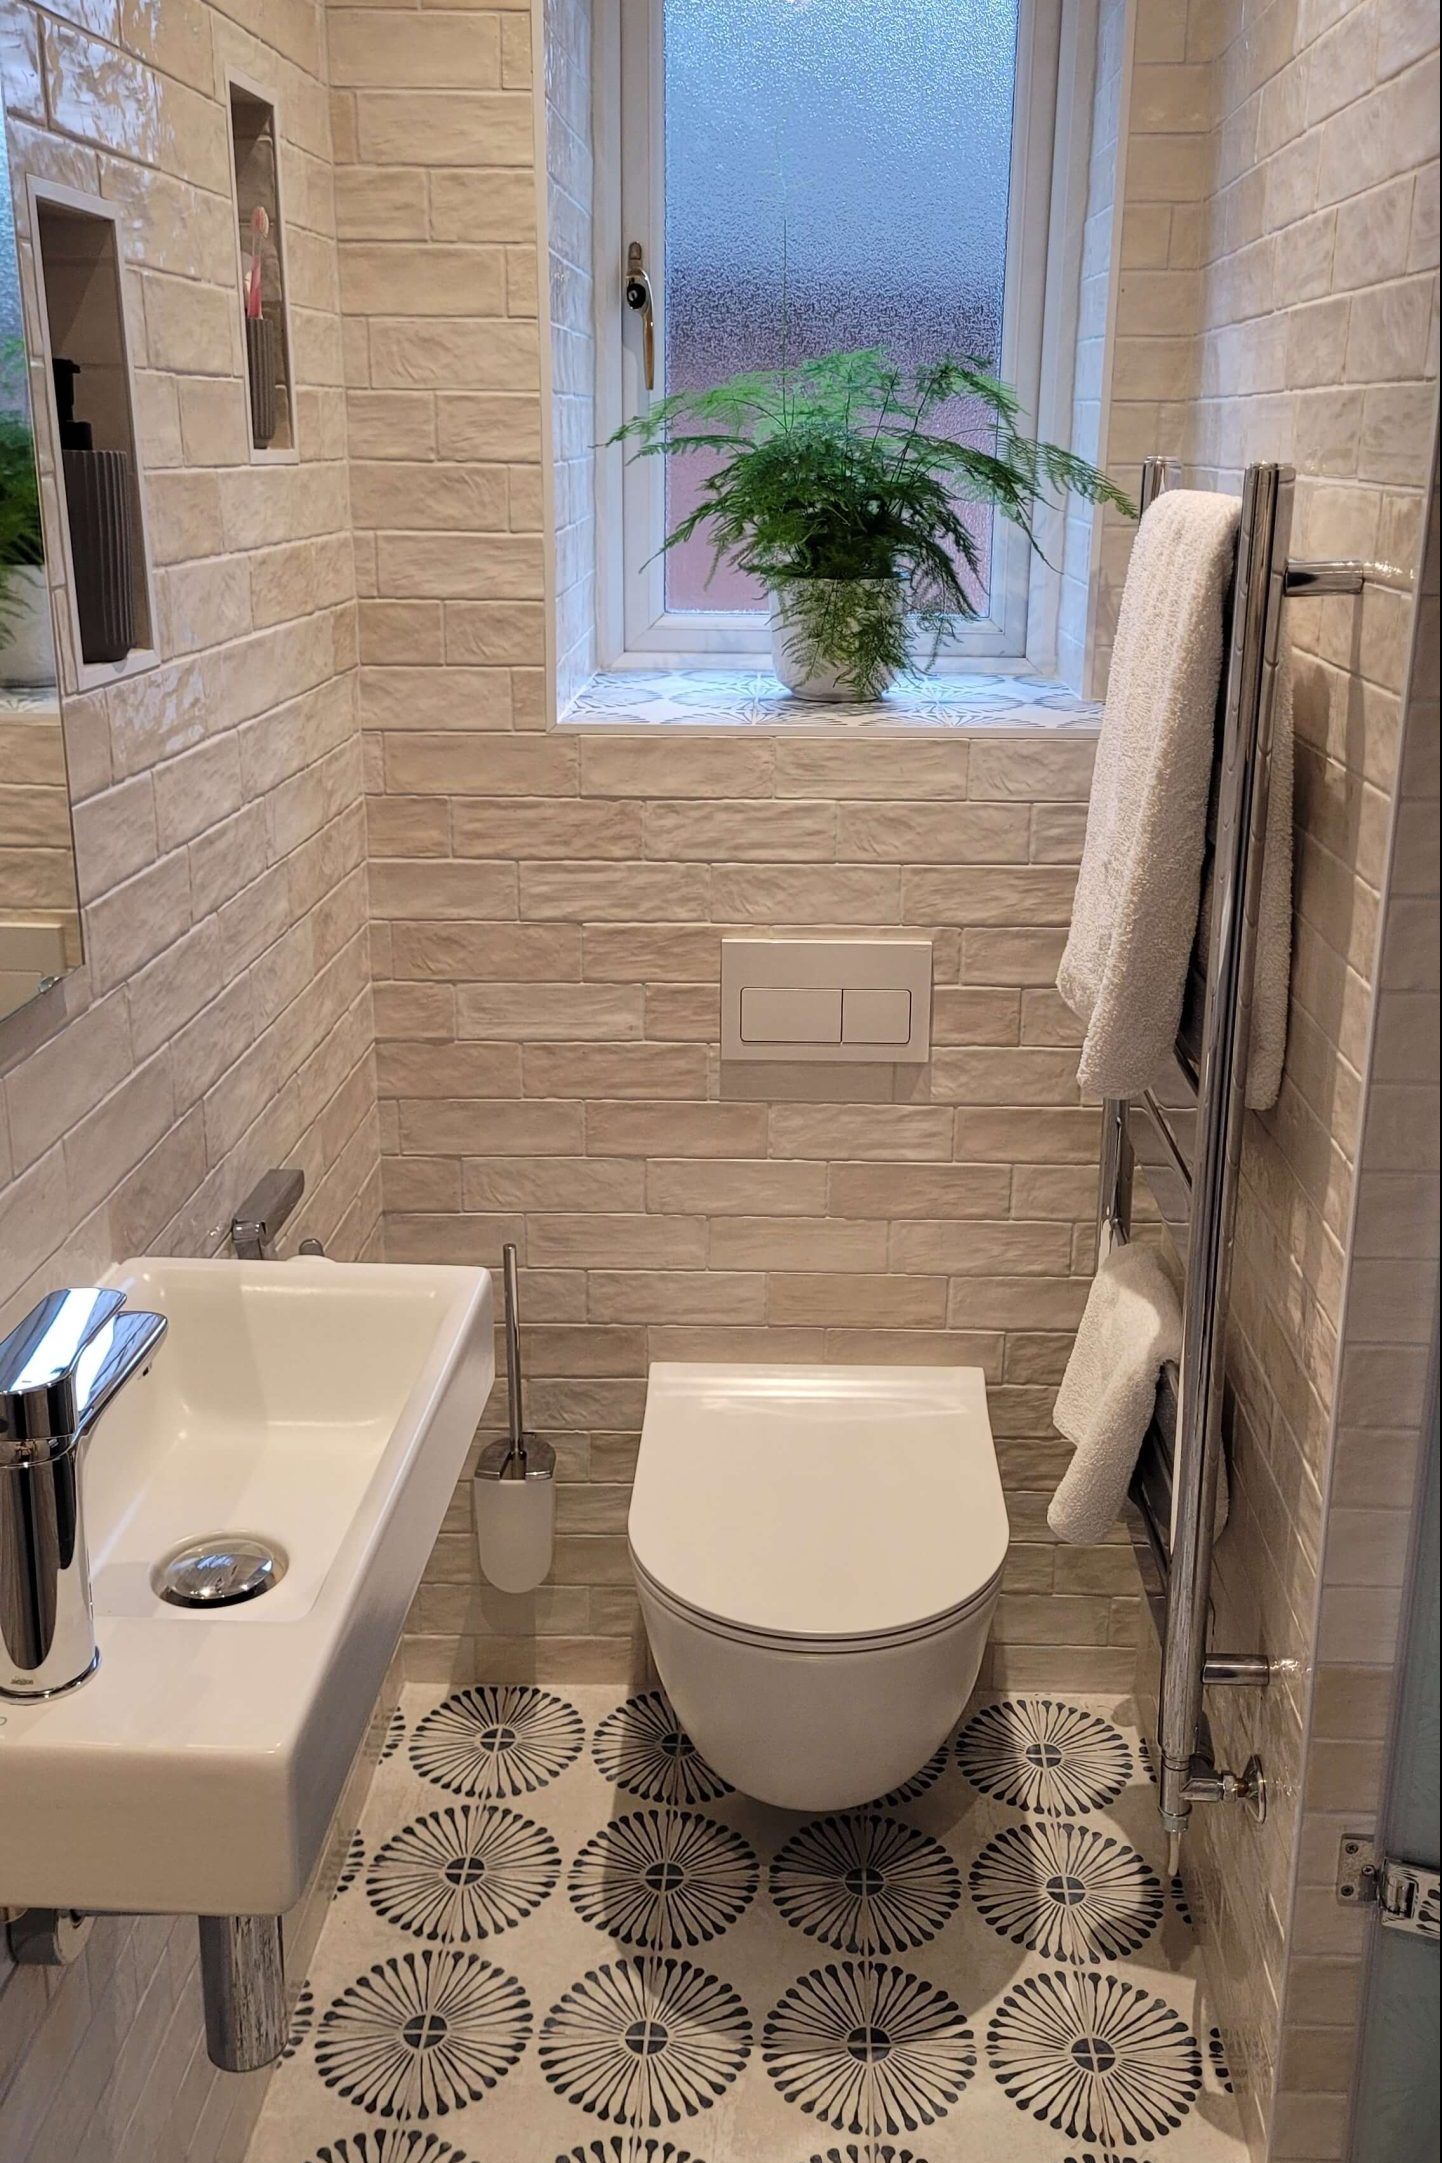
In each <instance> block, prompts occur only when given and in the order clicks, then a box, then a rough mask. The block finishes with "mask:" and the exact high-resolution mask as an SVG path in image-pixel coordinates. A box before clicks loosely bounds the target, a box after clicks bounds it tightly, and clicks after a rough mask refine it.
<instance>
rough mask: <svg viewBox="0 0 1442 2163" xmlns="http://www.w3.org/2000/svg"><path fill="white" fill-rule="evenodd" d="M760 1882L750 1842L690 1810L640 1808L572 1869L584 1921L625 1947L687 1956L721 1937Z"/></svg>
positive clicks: (589, 1846) (603, 1834)
mask: <svg viewBox="0 0 1442 2163" xmlns="http://www.w3.org/2000/svg"><path fill="white" fill-rule="evenodd" d="M759 1880H760V1872H759V1870H758V1867H757V1862H756V1856H755V1853H754V1851H753V1849H752V1848H751V1846H750V1843H749V1842H748V1841H745V1840H743V1839H742V1838H741V1835H740V1834H739V1833H735V1832H732V1831H731V1829H730V1827H729V1826H726V1825H717V1824H715V1823H714V1822H713V1821H712V1820H711V1819H710V1818H704V1817H698V1816H696V1815H695V1814H694V1813H693V1812H691V1811H687V1810H640V1811H637V1812H636V1813H635V1814H634V1815H633V1816H631V1817H624V1818H617V1819H616V1820H614V1822H613V1823H611V1824H610V1825H607V1826H605V1827H604V1828H603V1829H602V1830H601V1831H600V1832H599V1833H597V1834H596V1836H595V1838H594V1839H592V1840H588V1841H587V1843H586V1845H585V1847H584V1848H582V1850H581V1852H580V1854H579V1855H578V1856H577V1857H576V1860H575V1862H574V1863H573V1864H572V1866H571V1875H570V1894H571V1901H572V1904H573V1906H574V1907H575V1909H576V1912H577V1914H578V1915H580V1916H581V1917H582V1918H583V1919H584V1920H585V1921H586V1922H588V1923H594V1924H595V1926H596V1928H597V1929H598V1930H604V1931H605V1933H606V1935H607V1937H609V1938H614V1939H616V1940H617V1942H618V1943H619V1944H621V1945H636V1946H645V1947H646V1948H647V1949H648V1950H650V1951H652V1952H659V1953H674V1952H680V1951H682V1950H683V1949H684V1948H686V1947H688V1946H697V1945H705V1944H707V1943H708V1942H709V1941H710V1940H711V1939H712V1938H718V1937H720V1935H721V1933H722V1931H724V1930H729V1929H730V1928H731V1925H732V1924H733V1923H734V1922H736V1921H737V1920H738V1918H739V1917H740V1916H742V1915H744V1914H745V1912H746V1910H747V1908H748V1907H749V1906H750V1905H751V1902H752V1900H753V1899H754V1898H755V1895H756V1888H757V1885H758V1883H759Z"/></svg>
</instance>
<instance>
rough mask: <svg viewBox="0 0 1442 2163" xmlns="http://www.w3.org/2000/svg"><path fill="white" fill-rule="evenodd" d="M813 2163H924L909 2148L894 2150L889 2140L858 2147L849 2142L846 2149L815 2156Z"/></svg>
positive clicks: (864, 2143) (812, 2159)
mask: <svg viewBox="0 0 1442 2163" xmlns="http://www.w3.org/2000/svg"><path fill="white" fill-rule="evenodd" d="M811 2163H922V2158H921V2157H920V2156H919V2155H913V2154H912V2152H911V2150H910V2149H909V2148H893V2147H892V2145H891V2143H890V2141H887V2140H868V2141H863V2142H862V2143H861V2145H860V2146H859V2147H858V2145H857V2143H856V2142H855V2141H854V2140H849V2141H848V2142H847V2143H846V2146H845V2147H844V2148H828V2149H827V2151H826V2153H825V2154H824V2155H814V2156H812V2158H811Z"/></svg>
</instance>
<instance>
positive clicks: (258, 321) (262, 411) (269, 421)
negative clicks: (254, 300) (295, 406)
mask: <svg viewBox="0 0 1442 2163" xmlns="http://www.w3.org/2000/svg"><path fill="white" fill-rule="evenodd" d="M245 365H246V372H247V374H248V375H249V377H250V440H251V442H252V443H253V444H254V445H255V448H256V449H257V450H258V451H266V450H269V448H270V446H271V443H272V441H273V439H274V436H275V430H276V423H277V420H278V417H279V414H278V400H277V397H276V381H277V378H278V376H279V373H280V347H279V343H278V341H277V338H276V331H275V320H274V318H273V317H272V316H268V315H248V316H247V317H246V319H245Z"/></svg>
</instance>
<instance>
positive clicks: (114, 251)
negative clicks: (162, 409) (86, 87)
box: [29, 177, 156, 690]
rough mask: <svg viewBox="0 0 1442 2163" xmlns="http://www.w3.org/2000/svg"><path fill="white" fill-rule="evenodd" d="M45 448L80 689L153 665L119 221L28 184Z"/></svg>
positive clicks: (61, 192)
mask: <svg viewBox="0 0 1442 2163" xmlns="http://www.w3.org/2000/svg"><path fill="white" fill-rule="evenodd" d="M29 187H30V204H31V218H32V229H33V231H34V235H35V243H36V247H35V261H36V272H37V280H38V285H39V292H40V326H39V327H40V334H41V339H42V343H43V346H44V359H45V370H44V374H45V386H46V398H47V403H48V405H49V409H50V415H49V418H50V428H49V437H50V442H51V444H52V446H53V448H54V452H55V471H56V477H57V480H58V483H59V494H60V501H61V505H62V508H63V510H64V514H65V515H64V520H63V527H64V531H63V534H62V536H61V538H62V543H63V551H64V566H65V575H64V579H63V586H64V595H65V602H66V605H67V609H68V613H69V616H70V620H71V630H72V636H73V652H74V664H73V665H74V668H75V675H76V688H77V689H80V690H93V689H95V688H97V687H98V686H100V685H103V684H106V683H109V682H112V681H113V680H114V679H115V678H116V677H117V676H123V675H131V674H134V673H136V672H137V671H138V670H140V669H144V668H150V667H153V666H154V664H155V659H156V654H155V637H154V623H155V604H154V599H153V596H152V593H151V588H150V561H149V556H148V553H147V548H146V535H145V497H144V488H143V483H142V479H141V471H140V461H139V458H138V456H137V453H136V443H135V417H134V404H135V401H134V386H133V383H132V380H131V342H130V336H129V329H128V324H127V319H126V305H125V287H124V279H123V277H122V275H121V259H120V235H119V224H118V212H117V210H116V209H115V207H114V206H113V205H111V204H109V203H107V202H105V201H103V200H102V199H101V198H100V197H99V196H92V195H86V194H83V193H81V192H80V191H79V190H76V189H73V188H66V187H62V186H60V185H59V184H57V183H55V182H52V181H44V180H38V179H35V178H33V177H32V178H31V180H30V183H29Z"/></svg>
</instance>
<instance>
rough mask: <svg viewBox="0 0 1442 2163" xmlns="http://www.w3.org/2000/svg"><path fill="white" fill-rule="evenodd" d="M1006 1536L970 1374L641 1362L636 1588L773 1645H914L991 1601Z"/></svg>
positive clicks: (973, 1372)
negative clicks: (646, 1371)
mask: <svg viewBox="0 0 1442 2163" xmlns="http://www.w3.org/2000/svg"><path fill="white" fill-rule="evenodd" d="M1007 1539H1008V1527H1007V1516H1006V1505H1005V1502H1004V1500H1003V1497H1002V1489H1001V1478H1000V1474H999V1472H998V1470H997V1463H996V1451H995V1446H994V1443H993V1441H992V1434H991V1423H990V1420H989V1418H988V1416H987V1408H986V1388H985V1382H984V1378H983V1376H982V1374H981V1371H980V1369H979V1368H975V1367H828V1366H791V1367H764V1366H730V1365H726V1366H721V1365H709V1364H704V1363H680V1362H667V1363H658V1364H656V1365H653V1366H652V1368H651V1371H650V1380H649V1384H648V1388H647V1396H646V1416H645V1423H644V1426H643V1429H642V1436H641V1450H640V1457H639V1461H638V1464H637V1469H636V1480H635V1485H634V1488H633V1492H632V1500H631V1516H630V1542H631V1556H632V1561H633V1563H634V1565H635V1568H636V1573H637V1577H638V1580H639V1581H640V1583H641V1584H642V1586H643V1587H644V1588H645V1589H646V1590H647V1591H649V1592H650V1594H651V1595H652V1597H653V1598H655V1599H657V1600H659V1601H660V1602H662V1603H663V1604H664V1605H665V1606H666V1607H667V1608H668V1609H670V1610H671V1612H672V1613H673V1614H674V1615H676V1617H677V1619H679V1620H684V1621H686V1622H688V1623H690V1624H692V1625H694V1626H696V1627H699V1628H702V1629H705V1630H706V1631H708V1632H710V1633H712V1634H713V1635H716V1636H719V1637H723V1638H728V1639H730V1640H732V1641H733V1642H739V1643H744V1644H754V1645H757V1646H761V1647H766V1648H769V1649H771V1650H774V1651H778V1652H785V1651H795V1652H805V1653H809V1654H815V1653H833V1654H844V1653H846V1652H848V1651H850V1652H869V1651H873V1650H876V1649H878V1648H880V1647H890V1646H901V1645H905V1644H907V1643H919V1642H923V1641H924V1640H926V1639H927V1638H929V1637H933V1636H936V1635H939V1634H941V1633H943V1632H946V1631H950V1630H954V1629H956V1627H957V1626H958V1625H959V1624H960V1623H962V1622H963V1621H964V1620H965V1618H966V1617H967V1616H968V1615H969V1614H970V1613H971V1612H972V1611H973V1610H980V1609H982V1608H984V1607H987V1606H988V1605H989V1603H990V1602H991V1601H992V1599H993V1598H994V1596H995V1591H996V1585H997V1581H998V1579H999V1576H1000V1573H1001V1569H1002V1565H1003V1563H1004V1561H1005V1557H1006V1549H1007Z"/></svg>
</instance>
